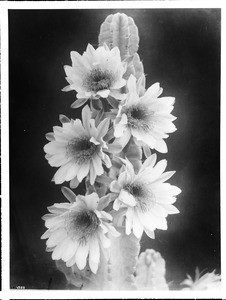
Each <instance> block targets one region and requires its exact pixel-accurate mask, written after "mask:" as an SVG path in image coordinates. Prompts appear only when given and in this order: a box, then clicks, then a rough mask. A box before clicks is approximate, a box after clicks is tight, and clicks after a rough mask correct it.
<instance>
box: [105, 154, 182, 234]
mask: <svg viewBox="0 0 226 300" xmlns="http://www.w3.org/2000/svg"><path fill="white" fill-rule="evenodd" d="M123 162H124V163H125V166H126V167H125V171H124V172H122V173H121V174H120V175H119V177H118V179H117V180H114V181H113V182H112V183H111V186H110V189H111V191H112V192H113V193H117V194H118V195H117V198H116V200H115V201H114V205H113V208H114V209H115V210H119V209H120V208H124V210H125V217H126V218H125V226H126V234H130V233H131V231H133V233H134V235H135V236H136V237H137V238H140V237H141V236H142V233H143V230H144V231H145V232H146V234H147V235H148V236H149V237H151V238H154V230H155V229H156V228H158V229H163V230H166V229H167V222H166V217H167V215H168V214H175V213H178V212H179V211H178V209H177V208H176V207H174V206H173V205H172V204H173V203H174V202H175V201H176V197H175V196H176V195H178V194H179V193H180V192H181V190H180V189H179V188H178V187H176V186H173V185H170V184H169V183H165V181H166V180H168V179H169V178H170V177H171V176H172V175H173V174H174V173H175V172H165V173H163V172H164V171H165V168H166V165H167V162H166V160H165V159H164V160H161V161H160V162H158V163H157V164H156V165H155V163H156V154H153V155H151V156H150V157H149V158H147V159H146V160H145V162H144V163H143V164H142V166H141V168H140V170H139V172H138V173H137V174H135V172H134V168H133V165H132V164H131V163H130V162H129V160H123ZM154 165H155V166H154Z"/></svg>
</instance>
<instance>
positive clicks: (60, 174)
mask: <svg viewBox="0 0 226 300" xmlns="http://www.w3.org/2000/svg"><path fill="white" fill-rule="evenodd" d="M71 165H72V164H71V163H70V162H69V163H67V164H66V165H64V166H62V167H60V168H59V169H58V170H57V171H56V173H55V175H54V177H53V180H54V181H55V183H56V184H61V183H63V182H64V181H65V179H66V175H67V172H68V170H69V168H70V167H71Z"/></svg>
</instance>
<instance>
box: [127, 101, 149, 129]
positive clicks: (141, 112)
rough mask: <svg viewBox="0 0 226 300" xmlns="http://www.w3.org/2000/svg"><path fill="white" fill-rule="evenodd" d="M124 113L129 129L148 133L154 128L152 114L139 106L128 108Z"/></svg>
mask: <svg viewBox="0 0 226 300" xmlns="http://www.w3.org/2000/svg"><path fill="white" fill-rule="evenodd" d="M125 113H126V115H127V119H128V126H129V127H132V128H134V129H143V130H144V131H149V130H150V129H152V128H153V126H154V122H153V115H154V113H153V112H152V111H149V110H148V109H147V108H146V107H143V106H141V105H136V106H135V105H133V106H131V107H129V108H128V109H127V110H126V112H125Z"/></svg>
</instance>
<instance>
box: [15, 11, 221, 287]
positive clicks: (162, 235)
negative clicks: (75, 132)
mask: <svg viewBox="0 0 226 300" xmlns="http://www.w3.org/2000/svg"><path fill="white" fill-rule="evenodd" d="M118 11H119V12H124V13H126V14H127V15H128V16H131V17H133V18H134V21H135V23H136V25H137V26H138V29H139V35H140V47H139V51H138V53H139V55H140V57H141V59H142V61H143V63H144V69H145V73H146V74H147V87H149V86H150V85H151V84H153V83H155V82H160V84H161V86H162V87H163V90H164V93H163V95H164V96H175V97H176V104H175V108H174V111H173V114H174V115H175V116H177V117H178V119H177V120H176V121H175V125H176V127H177V129H178V130H177V131H176V132H175V133H173V134H170V137H169V139H168V140H167V144H168V149H169V152H168V153H167V154H166V155H158V158H159V159H160V158H162V157H165V158H167V160H168V168H167V170H176V171H177V172H176V174H175V175H174V177H173V178H172V179H171V180H170V182H171V183H172V184H175V185H177V186H179V187H180V188H181V189H182V191H183V192H182V194H181V195H180V196H179V197H178V200H177V202H176V206H177V207H178V209H179V210H180V214H178V215H171V216H169V217H168V225H169V226H168V227H169V228H168V230H167V231H161V230H157V231H156V239H155V240H151V239H148V238H146V236H144V238H143V240H142V250H144V249H146V248H154V249H155V250H158V251H160V253H161V254H162V256H163V257H164V258H165V260H166V267H167V274H166V278H167V280H168V281H173V284H172V287H175V286H176V284H177V283H179V282H181V281H182V280H183V279H184V278H185V276H186V273H188V274H191V275H193V274H194V271H195V267H196V266H198V267H199V269H200V270H203V269H206V271H209V272H210V271H213V269H215V268H216V269H217V271H218V272H219V271H220V193H219V183H220V178H219V166H220V165H219V159H220V158H219V142H220V137H219V133H220V132H219V123H220V121H219V119H220V10H219V9H157V10H156V9H134V10H105V9H103V10H99V9H98V10H9V50H10V52H9V88H10V99H9V108H10V112H9V113H10V114H9V115H10V200H11V211H10V213H11V220H10V221H11V223H10V229H11V240H10V244H11V261H10V262H11V288H16V287H17V286H25V287H26V288H41V289H47V288H50V289H63V288H65V284H66V280H65V279H64V275H63V274H61V273H60V272H59V271H58V270H57V269H56V268H55V263H54V261H52V259H51V257H50V253H46V252H45V241H43V240H40V236H41V235H42V234H43V232H44V231H45V228H44V222H43V221H42V220H41V216H42V215H44V214H45V213H46V212H47V210H46V207H47V206H49V205H52V204H53V203H55V202H62V201H64V198H63V196H62V194H61V192H60V186H59V185H55V184H54V183H53V182H51V178H52V176H53V175H54V173H55V171H56V169H55V168H52V167H50V166H49V165H48V163H47V161H46V160H45V158H44V151H43V146H44V145H45V144H46V143H47V141H46V140H45V133H47V132H49V131H52V126H54V125H59V124H60V123H59V121H58V116H59V114H65V115H67V116H69V117H72V118H75V117H79V116H80V111H81V110H80V109H78V110H73V109H71V108H70V104H71V103H72V102H73V101H74V100H75V95H76V93H75V92H69V93H63V92H61V88H63V87H64V86H66V85H67V82H66V80H65V73H64V69H63V66H64V65H65V64H69V65H70V64H71V61H70V51H72V50H75V51H78V52H79V53H81V54H82V53H83V51H85V49H86V46H87V44H88V43H91V44H92V45H94V46H97V38H98V33H99V28H100V25H101V23H102V22H103V21H104V20H105V18H106V17H107V16H108V15H109V14H111V13H116V12H118ZM78 192H79V193H84V192H85V190H84V188H83V187H81V188H79V190H78Z"/></svg>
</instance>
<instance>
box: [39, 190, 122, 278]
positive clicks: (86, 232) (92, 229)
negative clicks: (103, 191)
mask: <svg viewBox="0 0 226 300" xmlns="http://www.w3.org/2000/svg"><path fill="white" fill-rule="evenodd" d="M74 200H75V202H72V203H55V204H54V205H52V206H50V207H48V210H49V212H50V213H49V214H46V215H44V216H43V220H45V226H46V227H47V228H48V230H47V231H46V232H45V233H44V234H43V235H42V237H41V238H42V239H47V241H46V245H47V251H49V252H50V251H52V259H53V260H59V259H62V260H63V261H64V262H66V266H67V267H71V266H73V265H74V264H76V265H77V266H78V268H79V269H80V270H82V269H84V268H85V266H86V263H87V259H88V262H89V266H90V269H91V271H92V272H93V273H96V272H97V269H98V266H99V262H100V252H101V251H106V250H105V249H106V248H109V246H110V239H109V238H107V237H106V234H107V233H108V232H109V233H111V235H113V236H119V235H120V234H119V233H118V232H117V231H116V230H115V228H114V227H113V226H112V224H111V223H110V221H111V220H112V216H111V215H109V214H108V213H106V212H105V211H102V210H98V203H99V201H100V199H99V197H98V195H97V194H96V193H92V194H90V195H86V196H81V195H78V196H77V197H76V199H74Z"/></svg>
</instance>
